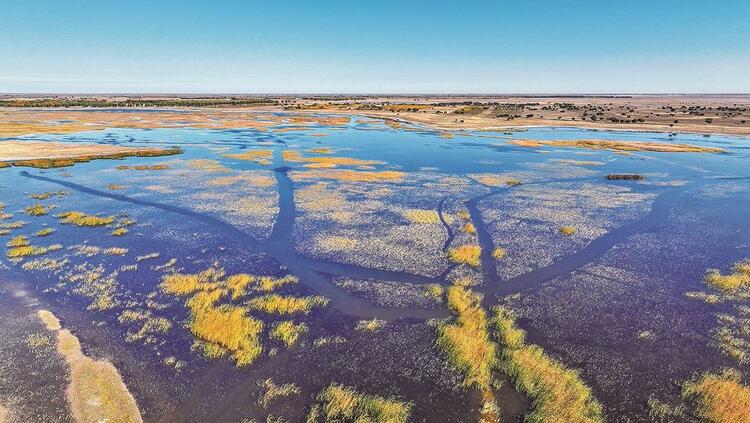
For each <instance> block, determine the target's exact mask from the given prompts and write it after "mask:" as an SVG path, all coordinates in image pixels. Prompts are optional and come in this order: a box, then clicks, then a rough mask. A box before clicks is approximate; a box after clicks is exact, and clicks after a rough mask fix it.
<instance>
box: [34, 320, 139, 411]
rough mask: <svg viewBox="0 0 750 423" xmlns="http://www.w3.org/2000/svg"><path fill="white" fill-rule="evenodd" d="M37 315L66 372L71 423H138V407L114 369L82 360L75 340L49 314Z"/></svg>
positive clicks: (111, 366)
mask: <svg viewBox="0 0 750 423" xmlns="http://www.w3.org/2000/svg"><path fill="white" fill-rule="evenodd" d="M38 315H39V318H40V319H41V320H42V322H43V323H44V324H45V326H46V327H47V329H48V330H50V331H54V332H56V333H57V352H58V353H59V354H60V355H61V356H62V357H63V358H64V359H65V362H66V363H67V365H68V368H69V369H70V382H69V384H68V388H67V389H66V391H65V392H66V396H67V399H68V404H69V405H70V410H71V412H72V414H73V418H74V419H75V421H77V422H107V421H110V422H122V423H140V422H142V421H143V419H142V418H141V414H140V411H139V410H138V405H137V404H136V402H135V399H134V398H133V396H132V395H131V394H130V392H129V391H128V388H127V387H126V386H125V384H124V383H123V381H122V377H121V376H120V373H119V372H118V371H117V369H116V368H115V367H114V366H113V365H112V364H111V363H110V362H108V361H103V360H102V361H97V360H94V359H92V358H90V357H88V356H86V355H85V354H84V353H83V352H82V351H81V344H80V342H79V341H78V338H77V337H76V336H75V335H73V334H72V333H71V332H70V331H69V330H66V329H62V328H61V326H60V321H59V320H58V319H57V318H56V317H55V316H54V315H53V314H52V313H50V312H49V311H47V310H40V311H39V312H38Z"/></svg>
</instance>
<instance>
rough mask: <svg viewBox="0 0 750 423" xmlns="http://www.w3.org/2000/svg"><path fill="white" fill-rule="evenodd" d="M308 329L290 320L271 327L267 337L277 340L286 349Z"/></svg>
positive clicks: (302, 324) (304, 325)
mask: <svg viewBox="0 0 750 423" xmlns="http://www.w3.org/2000/svg"><path fill="white" fill-rule="evenodd" d="M308 330H309V329H308V327H307V325H306V324H304V323H299V324H295V323H294V322H293V321H291V320H286V321H283V322H279V323H276V324H274V325H273V327H272V328H271V332H270V333H269V336H270V337H271V338H272V339H278V340H279V341H281V342H283V343H284V345H286V346H287V347H290V346H292V345H293V344H294V343H295V342H297V339H299V337H300V336H301V335H302V334H303V333H305V332H307V331H308Z"/></svg>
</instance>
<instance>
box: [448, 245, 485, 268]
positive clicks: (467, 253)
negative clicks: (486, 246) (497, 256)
mask: <svg viewBox="0 0 750 423" xmlns="http://www.w3.org/2000/svg"><path fill="white" fill-rule="evenodd" d="M481 254H482V248H481V247H479V246H478V245H471V244H465V245H460V246H458V247H455V248H451V249H449V250H448V258H449V259H451V261H453V262H454V263H465V264H468V265H470V266H475V267H476V266H479V258H480V256H481Z"/></svg>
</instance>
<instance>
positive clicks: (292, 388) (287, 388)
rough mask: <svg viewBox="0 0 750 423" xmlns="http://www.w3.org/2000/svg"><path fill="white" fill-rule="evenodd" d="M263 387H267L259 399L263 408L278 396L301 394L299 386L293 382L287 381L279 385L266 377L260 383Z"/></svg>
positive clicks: (259, 403)
mask: <svg viewBox="0 0 750 423" xmlns="http://www.w3.org/2000/svg"><path fill="white" fill-rule="evenodd" d="M259 385H260V386H261V387H263V388H264V389H265V392H263V395H262V396H261V397H260V399H259V400H258V405H260V406H262V407H263V408H266V407H268V405H269V404H270V403H271V401H273V400H275V399H276V398H284V397H289V396H292V395H299V393H300V389H299V386H297V385H295V384H293V383H285V384H283V385H277V384H276V383H274V381H273V380H272V379H270V378H269V379H266V380H264V381H262V382H260V383H259Z"/></svg>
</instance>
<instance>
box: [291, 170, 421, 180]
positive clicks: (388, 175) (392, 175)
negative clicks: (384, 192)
mask: <svg viewBox="0 0 750 423" xmlns="http://www.w3.org/2000/svg"><path fill="white" fill-rule="evenodd" d="M295 176H296V177H298V178H299V179H334V180H338V181H345V182H398V181H401V180H402V179H403V178H404V176H406V173H404V172H398V171H395V170H384V171H357V170H309V171H306V172H298V173H295Z"/></svg>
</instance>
